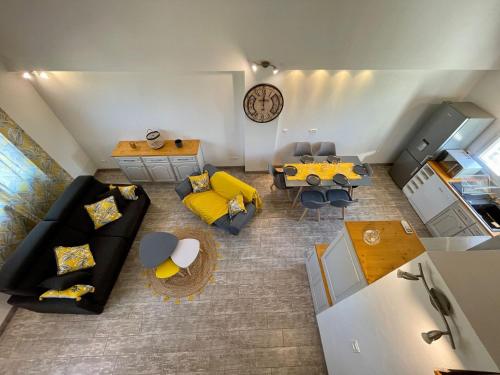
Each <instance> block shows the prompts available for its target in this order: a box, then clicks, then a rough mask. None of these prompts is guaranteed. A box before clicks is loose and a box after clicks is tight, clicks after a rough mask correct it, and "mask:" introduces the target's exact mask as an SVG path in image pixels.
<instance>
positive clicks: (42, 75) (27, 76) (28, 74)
mask: <svg viewBox="0 0 500 375" xmlns="http://www.w3.org/2000/svg"><path fill="white" fill-rule="evenodd" d="M33 77H37V78H41V79H49V75H48V74H47V72H44V71H43V70H41V71H36V70H32V71H31V72H24V73H23V78H24V79H30V80H31V79H33Z"/></svg>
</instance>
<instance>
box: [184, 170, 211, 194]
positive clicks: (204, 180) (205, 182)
mask: <svg viewBox="0 0 500 375" xmlns="http://www.w3.org/2000/svg"><path fill="white" fill-rule="evenodd" d="M189 182H191V187H192V188H193V193H202V192H204V191H208V190H210V177H209V176H208V172H207V171H205V172H203V173H202V174H200V175H199V176H189Z"/></svg>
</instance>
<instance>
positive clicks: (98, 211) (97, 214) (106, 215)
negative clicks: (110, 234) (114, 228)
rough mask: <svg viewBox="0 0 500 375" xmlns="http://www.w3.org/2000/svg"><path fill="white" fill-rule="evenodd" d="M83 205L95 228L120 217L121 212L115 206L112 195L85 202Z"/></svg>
mask: <svg viewBox="0 0 500 375" xmlns="http://www.w3.org/2000/svg"><path fill="white" fill-rule="evenodd" d="M84 207H85V209H86V210H87V212H88V214H89V216H90V218H91V219H92V222H93V223H94V228H95V229H99V228H101V227H102V226H104V225H106V224H109V223H111V222H113V221H115V220H118V219H119V218H121V217H122V214H121V213H120V211H118V207H116V202H115V197H113V196H110V197H107V198H104V199H103V200H101V201H99V202H96V203H93V204H87V205H85V206H84Z"/></svg>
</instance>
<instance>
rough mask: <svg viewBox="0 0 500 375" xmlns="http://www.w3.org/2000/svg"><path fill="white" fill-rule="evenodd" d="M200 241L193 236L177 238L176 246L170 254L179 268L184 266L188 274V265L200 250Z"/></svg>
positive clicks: (189, 272)
mask: <svg viewBox="0 0 500 375" xmlns="http://www.w3.org/2000/svg"><path fill="white" fill-rule="evenodd" d="M200 251H201V250H200V241H198V240H195V239H194V238H185V239H183V240H179V242H178V243H177V247H176V248H175V250H174V252H173V253H172V255H171V258H172V261H173V262H174V263H175V264H177V265H178V266H179V267H181V268H185V269H186V270H187V272H188V274H189V275H191V271H190V270H189V266H190V265H191V264H193V262H194V261H195V260H196V257H197V256H198V254H199V252H200Z"/></svg>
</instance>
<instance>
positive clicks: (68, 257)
mask: <svg viewBox="0 0 500 375" xmlns="http://www.w3.org/2000/svg"><path fill="white" fill-rule="evenodd" d="M54 253H55V256H56V263H57V274H58V275H64V274H65V273H69V272H73V271H78V270H84V269H86V268H91V267H94V266H95V261H94V257H93V256H92V252H91V251H90V246H89V245H88V244H85V245H81V246H74V247H66V246H57V247H56V248H54Z"/></svg>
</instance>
